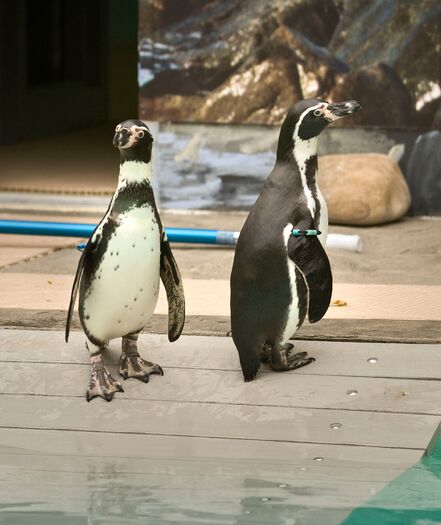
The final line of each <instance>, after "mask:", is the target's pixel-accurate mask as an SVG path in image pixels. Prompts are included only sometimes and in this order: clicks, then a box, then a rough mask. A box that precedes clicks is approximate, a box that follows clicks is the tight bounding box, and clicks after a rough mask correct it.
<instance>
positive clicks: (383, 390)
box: [0, 362, 441, 432]
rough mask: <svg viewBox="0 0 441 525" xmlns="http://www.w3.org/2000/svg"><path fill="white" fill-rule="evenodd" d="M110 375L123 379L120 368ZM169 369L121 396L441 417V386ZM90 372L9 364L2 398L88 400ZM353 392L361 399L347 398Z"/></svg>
mask: <svg viewBox="0 0 441 525" xmlns="http://www.w3.org/2000/svg"><path fill="white" fill-rule="evenodd" d="M110 370H111V373H112V374H113V375H114V377H118V373H117V370H116V368H115V367H110ZM164 370H165V375H164V377H163V378H158V377H155V376H153V377H152V380H151V382H150V383H149V384H148V385H145V384H144V383H141V382H140V381H138V380H136V379H131V380H128V381H124V382H123V384H124V394H121V395H117V397H118V398H119V397H121V398H122V397H123V398H124V399H126V400H128V399H141V400H149V401H161V400H165V401H176V402H180V401H183V402H192V403H219V404H225V403H227V404H236V405H256V406H274V407H303V408H322V409H328V410H331V409H333V410H356V411H358V410H368V411H374V412H395V413H414V414H433V415H441V388H440V386H439V382H438V381H426V380H409V379H389V378H371V377H356V378H352V377H346V376H324V375H307V374H262V376H261V377H260V378H259V380H258V381H253V382H252V383H244V382H243V381H242V376H241V374H240V373H239V372H238V371H225V370H200V369H193V370H191V369H179V368H165V369H164ZM89 373H90V371H89V366H88V365H83V364H73V363H72V364H63V363H57V364H53V363H50V364H49V363H8V362H6V363H3V364H2V366H1V367H0V394H22V395H28V394H30V395H50V396H60V397H65V396H67V397H69V396H74V397H75V396H84V391H85V389H86V385H87V383H88V381H89ZM354 390H355V391H356V392H357V394H356V395H348V392H351V391H352V392H353V391H354ZM329 417H332V415H331V414H330V416H329ZM339 431H340V432H342V431H341V429H340V430H339ZM343 432H344V431H343Z"/></svg>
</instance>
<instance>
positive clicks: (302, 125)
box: [277, 98, 361, 157]
mask: <svg viewBox="0 0 441 525" xmlns="http://www.w3.org/2000/svg"><path fill="white" fill-rule="evenodd" d="M360 109H361V106H360V104H359V103H358V102H357V101H356V100H349V101H347V102H340V103H335V104H334V103H331V102H327V101H326V100H323V99H320V98H309V99H306V100H300V101H299V102H297V103H296V104H294V106H292V108H291V109H290V110H289V111H288V114H287V115H286V117H285V120H284V121H283V124H282V128H281V130H280V137H279V146H278V153H277V156H278V157H280V155H282V156H285V154H286V153H287V152H288V151H289V150H291V151H292V148H293V146H294V142H296V141H298V140H300V141H309V140H310V139H313V138H315V137H318V136H319V135H320V133H321V132H322V131H323V130H324V129H325V128H326V127H327V126H328V124H330V123H331V122H334V121H335V120H338V119H340V118H342V117H345V116H346V115H351V114H353V113H355V112H356V111H358V110H360Z"/></svg>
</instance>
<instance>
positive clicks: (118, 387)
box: [116, 385, 124, 392]
mask: <svg viewBox="0 0 441 525" xmlns="http://www.w3.org/2000/svg"><path fill="white" fill-rule="evenodd" d="M116 388H117V389H118V392H124V388H123V387H122V386H121V385H116Z"/></svg>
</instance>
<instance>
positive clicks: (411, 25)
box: [329, 0, 441, 103]
mask: <svg viewBox="0 0 441 525" xmlns="http://www.w3.org/2000/svg"><path fill="white" fill-rule="evenodd" d="M440 32H441V2H440V1H439V0H418V1H409V2H407V1H403V0H369V2H366V0H347V1H346V2H345V5H344V9H343V11H342V14H341V18H340V22H339V25H338V27H337V29H336V30H335V34H334V36H333V38H332V41H331V43H330V45H329V48H330V50H331V51H332V52H333V53H335V54H336V55H337V56H338V57H339V58H341V59H342V60H343V61H345V62H346V63H348V64H349V66H350V67H351V68H352V69H353V70H358V69H360V68H363V67H365V66H367V65H371V64H372V63H375V62H382V63H384V64H387V65H388V66H389V67H391V68H393V69H394V70H395V71H396V73H397V75H398V76H399V77H400V78H401V79H402V81H403V82H404V84H405V85H406V86H407V88H408V89H409V91H410V92H411V93H412V94H413V96H414V97H415V102H416V103H418V101H419V99H420V97H424V95H425V94H426V93H427V91H429V90H431V89H432V84H433V83H437V84H438V85H441V68H440V67H438V66H439V64H440V63H441V46H440V45H439V35H440ZM437 65H438V66H437ZM380 95H381V93H379V96H380Z"/></svg>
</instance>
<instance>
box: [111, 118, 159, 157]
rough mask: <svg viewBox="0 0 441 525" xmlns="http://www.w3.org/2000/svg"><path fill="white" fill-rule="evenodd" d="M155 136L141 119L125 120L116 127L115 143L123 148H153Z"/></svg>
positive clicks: (120, 148) (117, 146) (119, 147)
mask: <svg viewBox="0 0 441 525" xmlns="http://www.w3.org/2000/svg"><path fill="white" fill-rule="evenodd" d="M152 142H153V137H152V135H151V133H150V130H149V128H148V127H147V125H146V124H144V122H142V121H141V120H134V119H133V120H125V121H124V122H120V123H119V124H118V125H117V126H116V128H115V135H114V137H113V145H114V146H115V147H116V148H118V149H119V150H120V151H121V150H127V149H131V148H133V149H138V150H143V149H151V146H152Z"/></svg>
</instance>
